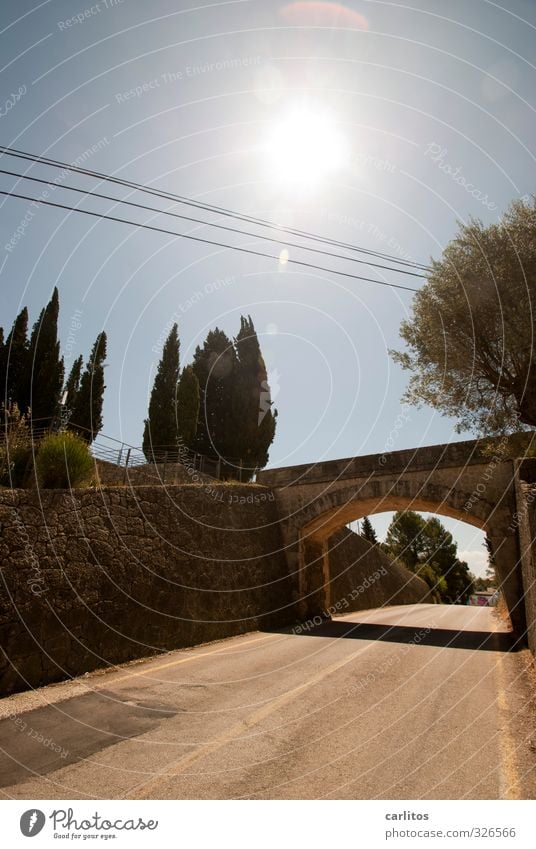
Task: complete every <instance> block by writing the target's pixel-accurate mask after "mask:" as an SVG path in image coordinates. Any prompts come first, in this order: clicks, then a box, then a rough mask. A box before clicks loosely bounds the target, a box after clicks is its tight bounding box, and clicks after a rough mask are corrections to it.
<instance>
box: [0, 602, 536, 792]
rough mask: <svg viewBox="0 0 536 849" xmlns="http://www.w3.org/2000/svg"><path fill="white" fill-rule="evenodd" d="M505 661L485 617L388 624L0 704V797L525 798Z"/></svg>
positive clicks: (501, 629) (523, 688) (363, 621)
mask: <svg viewBox="0 0 536 849" xmlns="http://www.w3.org/2000/svg"><path fill="white" fill-rule="evenodd" d="M512 644H513V638H512V636H511V635H510V634H509V633H508V632H507V630H506V628H505V626H504V625H502V624H501V623H500V621H499V620H498V618H497V617H496V615H495V614H494V613H493V611H492V610H491V609H487V608H470V607H454V606H452V607H450V606H440V605H411V606H404V607H390V608H383V609H378V610H371V611H366V612H361V613H353V614H350V615H346V616H343V617H339V618H337V619H336V620H334V621H333V622H330V623H326V624H323V625H321V626H320V627H318V628H315V629H314V630H312V631H306V632H303V633H300V634H296V633H293V632H292V631H291V630H287V631H281V632H278V633H253V634H246V635H243V636H240V637H236V638H232V639H229V640H225V641H222V642H219V643H214V644H211V645H204V646H199V647H197V648H194V649H188V650H182V651H176V652H172V653H170V654H166V655H160V656H158V657H154V658H151V659H148V660H144V661H141V662H137V663H132V664H128V665H126V666H124V667H121V668H115V669H114V670H112V671H108V672H97V673H92V674H91V675H88V676H84V677H83V678H80V679H77V680H76V681H70V682H66V683H63V684H59V685H54V686H51V687H45V688H43V689H41V690H38V691H35V692H29V693H23V694H19V695H16V696H11V697H9V698H6V699H3V700H2V701H0V716H1V717H3V718H2V719H1V720H0V747H1V750H0V751H1V765H0V793H1V794H2V798H6V799H9V798H16V799H55V798H57V799H83V798H92V799H102V798H104V799H106V798H128V799H136V798H141V799H144V798H149V799H151V798H154V799H180V798H194V799H197V798H200V799H207V798H209V799H222V798H223V799H228V798H272V799H273V798H283V799H296V798H299V799H304V798H305V799H320V798H331V799H341V798H342V799H458V798H470V799H471V798H474V799H499V798H535V797H536V795H535V789H534V788H535V772H536V768H535V767H536V755H535V754H534V752H533V751H531V748H530V744H529V737H531V736H534V735H533V730H534V723H533V720H534V716H533V715H531V713H530V704H529V696H530V688H529V686H528V679H527V677H526V674H525V665H524V664H525V663H526V652H520V653H517V652H512V651H509V649H511V648H512ZM531 723H532V724H531Z"/></svg>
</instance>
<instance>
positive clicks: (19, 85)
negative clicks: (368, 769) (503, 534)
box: [0, 0, 536, 571]
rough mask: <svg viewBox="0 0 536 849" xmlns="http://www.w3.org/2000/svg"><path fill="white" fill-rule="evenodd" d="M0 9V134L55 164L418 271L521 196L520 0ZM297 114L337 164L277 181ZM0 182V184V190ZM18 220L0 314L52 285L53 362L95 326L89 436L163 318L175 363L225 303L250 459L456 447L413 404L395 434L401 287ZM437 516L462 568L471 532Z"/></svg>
mask: <svg viewBox="0 0 536 849" xmlns="http://www.w3.org/2000/svg"><path fill="white" fill-rule="evenodd" d="M445 13H446V14H445ZM0 16H1V20H0V31H1V32H0V39H1V45H2V49H1V51H0V56H1V65H2V70H1V77H2V96H1V98H0V115H1V117H0V129H1V133H0V137H1V139H2V144H5V145H11V146H13V147H19V148H22V149H24V150H28V151H31V152H36V153H42V154H46V155H48V156H50V157H53V158H57V159H60V160H64V161H72V160H75V159H76V158H77V157H79V156H80V155H82V154H83V153H84V151H87V150H89V149H91V148H93V147H95V153H93V154H92V155H91V156H90V158H89V159H88V160H87V162H86V165H87V167H90V168H94V169H96V170H99V171H104V172H107V173H114V174H118V175H119V176H122V177H125V178H126V179H132V180H135V181H138V182H147V183H149V182H150V183H151V184H153V185H154V186H156V187H158V188H163V189H166V190H169V191H173V192H177V193H179V194H182V195H186V196H190V197H194V198H198V199H201V200H203V201H207V202H209V203H213V204H218V205H222V206H227V207H230V208H233V209H237V210H240V211H243V212H247V213H250V214H253V215H255V216H262V217H265V218H269V219H277V220H280V221H282V222H284V223H287V224H291V225H293V226H295V227H299V228H301V229H306V230H311V231H315V232H318V233H323V234H325V235H327V236H331V237H334V238H337V239H341V240H344V241H349V242H352V243H354V244H358V245H362V246H365V247H367V248H371V249H375V250H379V251H383V252H388V253H392V254H396V255H398V256H401V257H403V258H404V257H406V258H407V257H411V258H413V259H416V260H419V261H424V262H426V261H428V259H429V258H430V256H439V255H440V253H441V250H442V248H443V247H444V245H445V244H446V243H447V242H448V240H449V239H450V238H452V236H453V235H454V234H455V231H456V226H457V225H456V221H457V220H467V218H468V217H469V216H471V215H473V216H477V217H479V218H481V219H483V220H484V221H485V222H491V221H494V220H497V218H498V216H499V215H500V214H501V212H503V211H504V209H505V208H506V206H507V205H508V203H509V202H510V200H511V199H512V198H514V197H519V196H523V195H525V194H527V193H531V192H532V191H534V176H533V175H534V138H535V137H536V136H535V132H534V129H535V128H534V103H535V95H534V92H535V91H536V85H535V68H534V65H532V64H531V63H530V57H531V55H533V50H531V47H532V45H533V43H534V35H535V32H534V30H535V25H536V6H535V4H534V3H533V2H530V3H528V2H515V0H514V2H509V3H508V8H502V7H501V6H500V5H499V4H497V3H492V2H488V1H487V0H470V2H468V1H467V0H465V2H452V3H449V4H448V5H447V4H445V3H440V2H433V0H427V2H420V3H419V2H417V3H414V4H412V5H411V6H410V5H405V4H402V3H397V2H389V3H387V2H374V0H372V2H355V3H351V4H347V5H346V7H345V9H344V10H341V9H339V14H338V17H334V12H333V4H318V3H317V4H311V3H301V4H284V3H276V2H272V0H230V2H224V3H209V4H195V3H194V2H193V0H192V4H190V3H186V2H183V3H179V4H177V3H176V2H175V3H174V2H171V0H167V2H166V1H165V0H162V1H161V2H154V3H151V4H146V3H139V2H134V0H123V1H122V2H119V0H100V2H98V3H93V4H92V3H90V2H86V0H80V2H58V1H57V0H49V2H43V3H40V4H37V3H26V2H20V1H19V2H9V0H4V2H3V3H2V7H1V12H0ZM133 92H134V93H133ZM13 93H18V100H17V102H16V103H15V104H14V105H13V106H12V107H9V108H6V103H7V101H9V100H10V99H11V95H12V94H13ZM304 106H305V107H306V108H307V109H310V110H312V112H313V113H314V114H316V115H319V116H323V118H325V120H326V123H327V124H329V125H330V126H331V127H332V128H334V129H335V130H336V132H337V133H339V134H340V135H341V137H343V138H344V140H345V143H346V144H347V151H346V152H347V155H346V157H345V159H344V162H343V164H341V165H340V167H338V168H334V169H332V170H331V171H329V173H328V174H327V175H324V178H323V179H319V180H315V179H314V177H315V174H313V173H311V181H310V185H309V184H308V183H307V181H306V183H302V184H299V185H298V186H295V185H294V186H292V187H289V186H288V185H287V184H285V183H284V182H283V181H281V180H278V179H277V175H275V174H274V170H273V162H270V161H269V158H268V157H267V154H266V142H267V140H268V139H269V138H270V137H271V135H272V134H273V132H274V128H277V127H278V126H280V125H281V122H282V121H284V120H285V118H286V117H287V116H288V115H289V114H293V113H294V114H295V113H296V110H299V109H302V108H304ZM3 161H4V163H6V159H5V158H4V159H3ZM14 164H16V165H17V168H19V167H20V166H19V164H17V163H16V161H15V160H9V165H6V164H4V166H2V167H10V166H12V165H14ZM319 165H320V163H319ZM457 169H458V170H457ZM312 171H314V167H313V169H312ZM449 171H450V175H449ZM452 172H455V175H457V176H456V178H454V177H453V176H452ZM31 173H32V174H34V175H35V176H41V175H43V174H50V173H51V172H47V171H45V170H44V169H41V170H40V171H38V169H35V168H34V169H33V170H32V171H31ZM13 182H14V181H13V180H12V179H10V178H7V177H2V176H1V175H0V188H4V189H5V188H8V187H10V186H12V185H13ZM66 184H69V185H85V186H89V183H88V182H87V181H84V180H83V178H79V177H78V178H77V177H69V178H68V179H67V180H66ZM20 188H21V187H20V186H19V190H20ZM26 188H28V186H26ZM34 191H37V192H39V191H41V189H39V188H38V189H34ZM23 193H24V192H23ZM123 196H126V195H123ZM66 197H67V193H62V192H61V189H57V190H56V191H55V192H54V198H53V199H54V200H56V199H57V200H58V201H60V202H63V201H64V200H65V199H66ZM135 199H137V198H135ZM68 200H71V198H68ZM93 203H94V202H93ZM88 208H94V207H93V206H92V205H91V203H89V202H88ZM27 210H28V204H27V203H26V202H24V201H19V200H13V199H5V198H2V199H0V253H1V257H0V267H1V273H0V283H1V288H0V317H1V323H2V324H4V326H7V327H9V325H10V324H11V322H12V320H13V318H14V316H15V314H16V313H17V311H18V310H19V308H20V306H21V305H22V304H27V305H28V306H29V308H30V312H31V320H32V321H33V320H34V319H35V317H36V315H37V312H38V310H39V309H40V307H41V306H42V305H43V303H44V302H45V301H46V300H47V299H48V297H49V295H50V292H51V289H52V287H53V286H54V285H55V284H57V285H58V286H59V289H60V298H61V332H62V339H63V340H64V344H65V342H66V339H67V336H68V334H69V328H70V325H71V316H72V315H73V314H74V311H75V310H79V311H81V321H80V324H81V327H80V328H77V329H76V330H75V332H74V334H73V335H74V341H73V342H72V345H71V347H70V349H69V351H66V354H68V360H69V358H72V357H74V356H76V355H77V354H78V353H79V352H82V353H84V354H86V353H87V352H88V350H89V348H90V346H91V344H92V341H93V339H94V338H95V336H96V334H97V332H98V331H99V330H100V329H101V328H103V327H104V328H105V329H106V331H107V332H108V335H109V366H108V368H107V373H106V382H107V393H106V401H105V415H104V432H105V433H106V434H109V435H110V436H114V437H117V438H119V439H124V440H125V441H128V442H131V443H134V444H139V442H140V440H141V431H142V425H143V418H144V416H145V414H146V404H147V394H148V391H149V388H150V385H151V382H152V377H153V374H154V369H155V366H156V362H157V360H158V354H156V353H155V352H154V351H153V348H154V349H156V350H157V349H158V342H159V339H160V337H161V335H162V333H163V330H164V329H165V327H166V325H167V323H168V322H169V320H170V318H171V317H172V316H173V314H174V313H177V314H178V315H179V317H180V318H179V326H180V337H181V358H182V363H183V364H185V363H186V362H188V361H189V360H190V358H191V356H192V352H193V350H194V348H195V346H196V345H197V344H199V343H200V342H202V340H203V339H204V336H205V335H206V332H207V330H208V329H209V328H211V327H214V326H215V325H218V326H219V327H222V328H223V329H224V330H225V331H226V332H227V333H228V334H229V335H231V336H232V335H233V334H234V333H236V331H237V329H238V326H239V316H240V314H241V313H244V314H251V316H252V318H253V320H254V322H255V326H256V328H257V330H258V332H259V335H260V337H261V343H262V346H263V350H264V353H265V357H266V360H267V365H268V369H269V372H270V374H271V377H272V386H273V388H274V395H275V396H276V397H275V400H276V406H277V407H278V410H279V423H278V432H277V436H276V440H275V442H274V444H273V447H272V450H271V456H270V464H271V465H282V464H288V463H305V462H309V461H314V460H319V459H320V458H322V457H327V458H335V457H341V456H351V455H354V454H363V453H373V452H382V451H384V450H385V446H386V443H387V441H388V440H389V438H390V437H391V438H392V439H394V441H395V442H396V447H400V448H403V447H409V446H416V445H426V444H434V443H438V442H444V441H448V440H450V439H460V438H468V437H470V434H467V435H465V436H458V435H457V434H455V433H454V432H453V424H454V423H453V422H452V421H450V420H449V419H446V418H442V417H440V416H438V414H437V413H435V412H434V411H432V410H430V409H422V410H415V409H411V410H410V411H409V414H408V415H409V420H408V421H405V422H404V425H403V427H402V428H399V427H397V426H396V422H397V416H398V415H399V413H400V403H401V402H400V398H401V395H402V392H403V390H404V387H405V385H406V381H407V376H406V374H404V373H402V372H401V371H400V369H399V368H398V367H397V366H395V365H394V364H393V363H392V361H390V359H389V357H388V354H387V350H388V349H389V348H392V347H397V346H399V344H400V343H399V337H398V327H399V324H400V321H401V320H402V319H403V318H404V317H406V316H407V315H408V313H409V310H410V308H411V293H409V292H403V291H400V290H395V289H388V288H386V287H383V286H376V285H373V284H369V283H364V282H361V283H360V282H358V281H353V280H346V279H344V278H342V277H333V276H330V275H329V274H327V273H321V272H310V271H307V272H306V271H304V270H301V269H299V268H298V267H296V266H295V267H292V266H291V265H285V266H280V265H278V263H277V262H276V261H273V260H267V259H262V258H255V257H251V256H245V255H240V254H237V253H235V252H233V251H229V250H225V249H221V248H210V247H207V246H203V245H199V244H195V243H193V242H187V241H185V240H181V239H172V238H170V237H167V236H163V235H160V234H157V233H149V232H147V231H139V230H136V229H134V228H129V227H126V226H124V225H120V224H111V223H109V222H95V221H92V220H91V219H88V218H87V217H85V216H81V215H75V214H71V215H69V214H66V213H64V212H62V211H60V210H51V209H46V208H44V207H41V208H40V209H38V210H37V211H36V214H35V215H34V216H33V217H32V218H31V220H30V222H29V224H28V226H27V227H26V229H25V235H24V236H23V237H22V238H20V240H19V241H18V242H17V244H16V246H15V247H14V248H13V249H12V250H7V249H6V247H5V245H6V244H7V243H8V242H9V240H10V239H11V238H12V235H13V233H14V232H15V231H16V228H17V227H18V226H19V225H20V223H21V220H22V219H23V218H24V216H25V215H26V213H27ZM177 211H180V210H177ZM136 220H138V221H140V220H144V219H143V218H142V217H139V216H138V217H136ZM157 223H163V219H160V221H159V222H157ZM176 223H177V229H179V227H180V223H179V222H176ZM184 231H185V232H186V231H190V232H192V233H198V235H201V236H206V235H208V234H209V232H210V231H209V230H208V228H200V227H199V225H192V224H189V225H187V224H184ZM212 232H213V231H212ZM235 241H236V243H237V244H243V245H249V246H252V247H261V248H262V243H261V245H259V243H258V242H255V241H254V240H252V239H251V238H249V239H248V238H246V237H240V238H239V239H236V240H235ZM268 247H270V246H268ZM293 256H294V257H296V256H297V257H300V256H301V255H300V254H299V253H295V252H294V253H293V252H292V250H291V257H293ZM321 264H322V263H321ZM334 267H338V268H341V267H344V268H348V264H346V265H341V264H337V265H335V264H334ZM358 269H359V267H356V266H353V265H352V266H351V267H350V269H349V270H351V271H358ZM365 273H368V272H365ZM369 276H372V277H376V272H371V273H370V274H369ZM377 277H378V279H379V280H380V279H384V280H388V281H389V280H396V281H397V282H402V283H409V284H410V285H412V279H411V278H403V277H401V276H399V275H394V274H393V273H389V272H385V273H384V276H383V277H382V276H381V272H378V273H377ZM416 282H417V284H418V283H419V281H416ZM445 523H446V524H448V525H449V527H451V528H453V529H454V530H455V533H456V537H457V539H458V540H459V543H460V548H461V549H462V550H463V551H464V552H466V553H467V552H469V553H470V554H468V555H467V556H468V557H469V559H470V562H471V565H472V566H473V568H474V569H475V570H476V571H479V570H480V567H481V565H482V564H483V562H484V559H485V558H484V557H483V556H482V554H481V535H480V534H478V533H475V532H474V530H473V529H469V528H468V527H467V526H456V523H453V522H449V521H446V522H445ZM384 525H385V520H377V526H378V528H379V529H380V531H382V530H383V528H384ZM474 552H478V556H477V554H474ZM479 558H480V560H479Z"/></svg>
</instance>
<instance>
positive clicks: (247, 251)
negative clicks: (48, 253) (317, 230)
mask: <svg viewBox="0 0 536 849" xmlns="http://www.w3.org/2000/svg"><path fill="white" fill-rule="evenodd" d="M0 195H5V196H6V197H12V198H18V199H19V200H26V201H30V202H34V203H37V204H43V206H50V207H54V208H56V209H64V210H66V211H67V212H78V213H81V214H82V215H90V216H92V217H93V218H100V219H104V220H106V221H115V222H116V223H118V224H128V225H129V226H131V227H139V228H140V229H143V230H151V231H153V232H155V233H164V234H165V235H168V236H174V237H176V238H180V239H189V240H191V241H193V242H200V243H202V244H205V245H214V246H215V247H219V248H226V249H228V250H233V251H239V252H240V253H245V254H251V255H252V256H260V257H265V258H266V259H275V260H277V261H280V257H279V256H278V255H277V254H268V253H264V252H262V251H256V250H254V249H253V248H244V247H241V246H238V245H227V244H225V243H223V242H216V241H214V240H213V239H205V238H203V237H201V236H193V235H191V234H190V233H176V232H175V231H174V230H168V229H166V228H164V227H156V226H155V225H153V224H140V223H139V222H137V221H129V220H128V219H126V218H119V217H118V216H115V215H107V214H105V213H103V212H94V211H92V210H89V209H81V208H80V207H76V206H74V207H73V206H68V205H67V204H64V203H54V202H53V201H50V200H41V199H40V198H33V197H29V196H28V195H22V194H19V193H18V192H7V191H3V190H1V189H0ZM286 262H287V263H289V264H292V265H299V266H301V267H302V268H310V269H313V270H315V271H323V272H326V273H327V274H334V275H337V276H338V277H347V278H350V279H351V280H361V281H364V282H366V283H375V284H376V285H378V286H387V287H388V288H390V289H403V290H405V291H406V292H417V291H418V289H414V288H412V287H411V286H402V284H400V283H389V282H387V281H385V280H375V279H374V278H373V277H363V276H361V275H359V274H350V273H349V272H346V271H336V270H334V269H332V268H326V267H324V266H321V265H315V264H314V263H312V262H306V261H305V260H298V259H288V260H286Z"/></svg>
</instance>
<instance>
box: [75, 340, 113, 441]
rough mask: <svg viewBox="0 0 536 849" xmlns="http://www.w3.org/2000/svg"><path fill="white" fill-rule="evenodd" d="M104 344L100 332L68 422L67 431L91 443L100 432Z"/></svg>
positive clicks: (104, 356) (104, 341) (104, 387)
mask: <svg viewBox="0 0 536 849" xmlns="http://www.w3.org/2000/svg"><path fill="white" fill-rule="evenodd" d="M106 343H107V338H106V333H105V332H104V331H102V333H100V334H99V335H98V336H97V338H96V340H95V343H94V345H93V348H92V349H91V355H90V357H89V360H88V363H87V365H86V368H85V370H84V373H83V374H82V377H81V378H80V387H79V389H78V392H77V393H76V396H75V399H74V405H73V410H72V415H71V419H70V421H69V429H70V430H74V431H76V433H78V434H79V435H80V436H81V437H82V439H85V440H86V442H93V440H94V439H95V437H96V436H97V434H98V433H99V432H100V431H101V430H102V405H103V401H104V390H105V389H106V386H105V383H104V367H105V366H104V361H105V359H106ZM73 368H74V366H73ZM71 375H72V370H71ZM71 375H69V378H70V377H71Z"/></svg>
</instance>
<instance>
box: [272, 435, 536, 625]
mask: <svg viewBox="0 0 536 849" xmlns="http://www.w3.org/2000/svg"><path fill="white" fill-rule="evenodd" d="M519 437H521V443H522V444H523V451H520V452H519V453H524V452H525V450H526V446H527V444H528V440H529V437H528V435H527V434H523V435H521V434H520V435H518V438H519ZM504 447H505V441H504V440H501V439H486V440H472V441H469V442H457V443H449V444H447V445H434V446H429V447H425V448H416V449H411V450H404V451H396V452H392V453H389V454H372V455H369V456H363V457H352V458H349V459H345V460H329V461H326V462H320V463H315V464H313V465H303V466H289V467H285V468H279V469H268V470H265V471H263V472H260V473H259V474H258V475H257V481H258V482H259V483H261V484H264V485H266V486H270V487H272V488H273V489H274V491H275V493H276V499H277V503H278V508H279V514H280V516H281V526H282V533H283V540H284V544H285V546H286V552H287V558H288V563H289V567H290V570H291V572H293V573H297V574H298V586H299V600H300V604H301V613H302V615H304V616H306V615H307V616H308V615H312V614H313V615H314V614H315V613H318V612H319V611H320V610H325V609H327V608H329V606H330V573H329V538H330V536H331V534H333V532H334V531H336V530H337V529H338V528H340V527H342V526H343V525H346V524H347V523H348V522H351V521H353V520H355V519H360V518H361V517H362V516H366V515H369V516H370V515H373V514H374V513H382V512H385V511H391V510H417V511H423V512H427V513H428V512H429V513H438V514H439V515H443V516H451V517H452V518H454V519H461V520H462V521H464V522H467V523H469V524H470V525H474V526H476V527H478V528H481V529H482V530H483V531H485V533H486V534H487V535H488V537H489V539H490V542H491V547H492V551H493V554H494V557H495V562H496V566H497V571H498V575H499V578H500V582H501V587H502V590H503V592H504V596H505V599H506V603H507V605H508V608H509V611H510V616H511V619H512V623H513V626H514V629H515V630H516V632H517V633H518V634H520V635H521V634H524V633H525V630H526V616H525V606H524V600H523V599H524V592H523V569H522V563H521V545H520V540H519V525H518V522H517V521H516V516H517V515H518V505H519V501H520V499H521V494H520V486H519V481H520V470H521V468H522V467H523V466H526V465H527V464H526V463H523V462H522V460H521V459H520V460H512V459H505V458H504V450H503V449H504ZM528 462H529V463H531V462H532V461H528Z"/></svg>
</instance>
